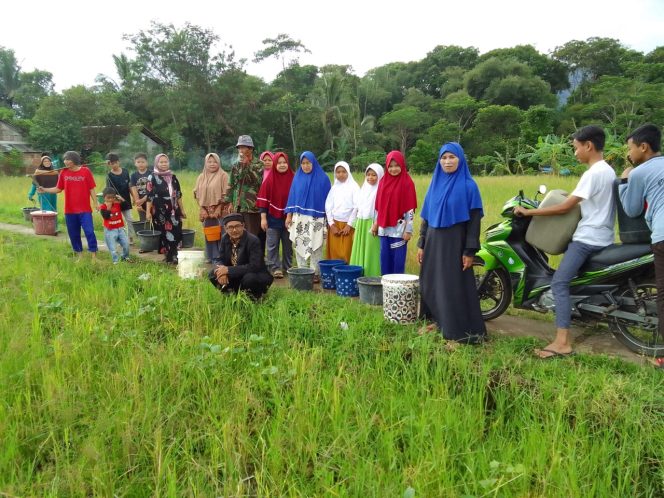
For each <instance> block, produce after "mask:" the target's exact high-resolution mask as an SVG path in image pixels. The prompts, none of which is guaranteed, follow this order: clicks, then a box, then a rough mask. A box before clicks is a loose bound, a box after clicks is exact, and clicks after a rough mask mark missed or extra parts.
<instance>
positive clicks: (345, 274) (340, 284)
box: [333, 265, 364, 297]
mask: <svg viewBox="0 0 664 498" xmlns="http://www.w3.org/2000/svg"><path fill="white" fill-rule="evenodd" d="M333 271H334V277H335V278H336V281H337V296H343V297H355V296H359V295H360V290H359V288H358V287H357V279H358V278H360V277H361V276H362V273H364V268H362V267H361V266H357V265H339V266H335V267H334V268H333Z"/></svg>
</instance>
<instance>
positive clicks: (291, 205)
mask: <svg viewBox="0 0 664 498" xmlns="http://www.w3.org/2000/svg"><path fill="white" fill-rule="evenodd" d="M305 158H306V159H308V160H309V161H311V164H312V165H313V169H312V170H311V173H308V174H307V173H305V172H304V171H302V168H301V167H300V168H299V169H298V170H297V173H295V178H293V184H292V185H291V189H290V193H289V194H288V202H287V203H286V210H285V212H286V213H300V214H305V215H308V216H313V217H314V218H322V217H323V216H325V199H326V198H327V194H328V192H329V191H330V179H329V178H328V176H327V175H326V174H325V171H323V168H321V167H320V164H318V160H317V159H316V156H314V153H313V152H310V151H308V150H307V151H304V152H303V153H302V154H301V155H300V163H302V160H303V159H305Z"/></svg>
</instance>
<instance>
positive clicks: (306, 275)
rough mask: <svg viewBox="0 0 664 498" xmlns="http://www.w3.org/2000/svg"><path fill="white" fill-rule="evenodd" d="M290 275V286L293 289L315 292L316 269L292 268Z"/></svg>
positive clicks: (289, 271)
mask: <svg viewBox="0 0 664 498" xmlns="http://www.w3.org/2000/svg"><path fill="white" fill-rule="evenodd" d="M286 273H288V284H289V285H290V288H291V289H295V290H301V291H312V290H314V273H315V272H314V269H313V268H290V269H289V270H288V271H287V272H286Z"/></svg>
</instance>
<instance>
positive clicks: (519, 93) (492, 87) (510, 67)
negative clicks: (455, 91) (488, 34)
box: [465, 57, 555, 109]
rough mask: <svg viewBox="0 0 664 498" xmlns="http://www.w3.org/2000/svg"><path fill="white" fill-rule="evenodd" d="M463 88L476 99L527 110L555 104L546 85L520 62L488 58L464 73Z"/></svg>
mask: <svg viewBox="0 0 664 498" xmlns="http://www.w3.org/2000/svg"><path fill="white" fill-rule="evenodd" d="M465 89H466V91H467V92H468V94H470V95H471V96H472V97H474V98H475V99H478V100H487V101H488V102H490V103H492V104H497V105H513V106H516V107H519V108H521V109H527V108H528V107H530V106H531V105H537V104H545V105H549V106H553V105H555V97H554V96H553V94H552V93H551V89H550V87H549V84H548V83H546V82H545V81H544V80H543V79H541V78H540V77H538V76H535V75H533V73H532V70H531V69H530V68H529V67H528V66H527V65H526V64H524V63H523V62H519V61H517V60H516V59H499V58H497V57H491V58H489V59H487V60H485V61H484V62H481V63H480V64H478V65H477V66H475V68H473V69H472V70H471V71H468V73H466V77H465Z"/></svg>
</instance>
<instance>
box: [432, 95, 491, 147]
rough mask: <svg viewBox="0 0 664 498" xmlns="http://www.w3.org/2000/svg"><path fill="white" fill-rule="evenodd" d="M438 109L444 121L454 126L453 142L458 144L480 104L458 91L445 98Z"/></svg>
mask: <svg viewBox="0 0 664 498" xmlns="http://www.w3.org/2000/svg"><path fill="white" fill-rule="evenodd" d="M438 107H439V108H440V110H441V112H442V114H443V116H444V117H445V119H446V120H447V121H449V122H451V123H454V125H455V126H456V129H457V132H456V137H455V140H456V141H457V142H459V141H461V134H462V133H463V132H464V131H466V130H467V129H468V128H469V127H470V125H471V124H472V122H473V120H474V119H475V116H476V115H477V111H478V110H479V109H480V108H481V107H482V103H481V102H479V101H477V100H475V99H474V98H473V97H471V96H470V95H468V92H466V91H464V90H460V91H458V92H455V93H452V94H450V95H448V96H447V97H445V100H443V102H441V103H439V104H438Z"/></svg>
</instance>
